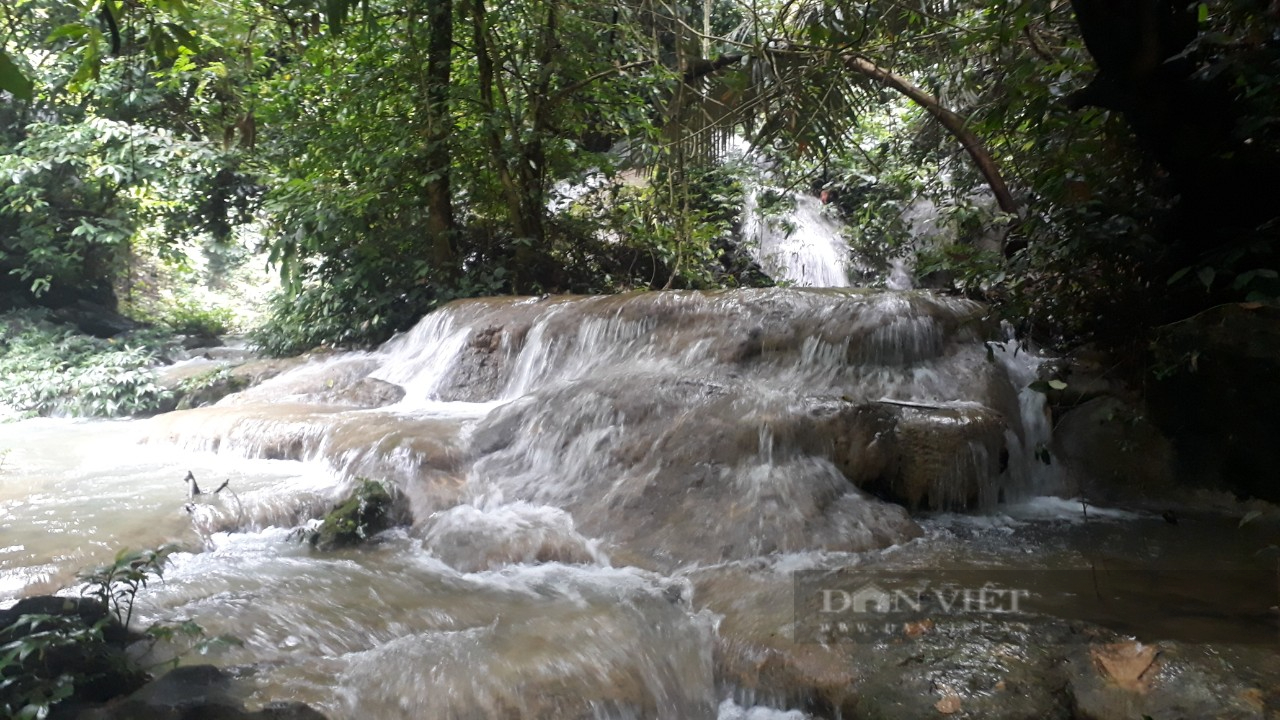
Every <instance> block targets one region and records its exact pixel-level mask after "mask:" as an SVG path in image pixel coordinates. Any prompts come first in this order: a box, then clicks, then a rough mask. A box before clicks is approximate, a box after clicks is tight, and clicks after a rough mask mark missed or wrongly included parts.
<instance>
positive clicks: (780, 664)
mask: <svg viewBox="0 0 1280 720" xmlns="http://www.w3.org/2000/svg"><path fill="white" fill-rule="evenodd" d="M984 312H985V311H984V309H983V308H982V307H981V306H979V305H977V304H974V303H970V302H968V301H965V300H960V299H953V298H943V297H937V296H933V295H930V294H928V293H923V292H914V291H911V292H869V291H860V290H810V289H786V290H784V289H769V290H738V291H725V292H717V293H696V292H664V293H644V294H634V295H625V296H614V297H591V298H570V297H544V298H506V299H484V300H472V301H463V302H458V303H454V304H452V305H450V306H448V307H446V308H443V309H442V310H440V311H438V312H436V313H433V314H432V315H430V316H428V317H426V318H424V319H423V320H422V321H421V322H420V323H419V324H418V326H417V327H415V328H414V329H413V330H412V331H410V332H408V333H405V334H403V335H402V336H399V337H397V338H395V339H393V340H392V341H391V342H389V343H388V344H387V345H386V346H384V347H383V348H381V349H380V350H378V351H376V352H370V353H336V354H331V355H323V356H317V357H315V358H313V359H312V360H311V361H309V362H308V363H306V364H304V365H302V366H300V367H298V368H297V369H295V370H292V371H290V372H287V373H285V374H282V375H280V376H278V377H276V378H274V379H272V380H269V381H267V382H266V383H263V384H262V385H259V386H257V387H255V388H251V389H250V390H247V391H245V392H242V393H239V394H236V395H232V396H230V397H228V398H226V399H224V400H223V401H221V402H219V403H218V404H217V405H215V406H212V407H208V408H201V409H197V410H190V411H180V412H174V413H168V414H165V415H161V416H158V417H155V418H152V419H148V420H123V421H74V420H59V419H41V420H30V421H23V422H19V423H15V424H9V425H5V426H3V427H0V433H2V434H0V451H5V455H4V458H3V465H2V466H0V513H3V518H4V525H3V529H2V530H0V533H2V534H0V598H4V599H13V598H16V597H19V596H22V595H26V594H32V593H36V592H49V591H52V590H55V589H57V588H61V587H67V586H70V585H72V584H73V582H74V573H75V571H77V570H79V569H82V568H84V567H85V566H88V565H92V564H95V563H98V562H103V561H106V560H108V559H110V557H111V556H112V555H113V554H114V553H115V551H116V550H117V549H118V548H120V547H124V546H129V547H134V548H137V547H145V546H154V545H158V544H160V543H164V542H177V543H180V544H181V545H182V547H183V548H184V551H183V552H180V553H178V554H177V555H175V556H174V561H173V563H172V565H171V566H170V568H169V569H168V571H167V573H166V575H165V580H164V582H163V583H161V584H158V585H153V586H152V587H150V588H148V589H147V590H146V591H145V592H144V594H143V596H142V598H141V605H140V611H141V613H142V615H143V619H144V621H150V620H178V619H186V618H190V619H194V620H195V621H197V622H198V623H199V624H200V625H202V626H203V627H204V628H205V629H206V630H207V631H208V632H210V633H212V634H224V633H225V634H230V635H233V636H235V637H237V638H239V639H240V640H241V641H242V642H243V644H242V645H241V646H238V647H229V648H225V649H222V650H220V651H218V652H217V653H215V654H214V655H212V656H211V658H193V659H192V661H208V660H210V659H211V660H212V661H213V662H216V663H218V664H221V665H226V666H235V667H239V668H241V669H242V670H241V672H242V674H243V675H244V676H245V678H246V682H247V684H248V686H249V688H250V692H251V695H250V697H249V699H250V701H251V702H266V701H271V700H301V701H304V702H308V703H311V704H313V705H314V706H316V707H318V708H320V709H321V710H323V711H324V712H325V713H326V714H328V715H329V716H330V717H332V718H351V719H355V718H387V719H394V718H499V717H512V718H612V719H624V718H690V719H693V718H719V719H720V720H739V719H745V718H750V719H751V720H766V719H768V718H788V719H789V720H795V719H796V718H803V717H811V716H812V717H837V716H841V714H842V713H845V714H844V715H843V716H844V717H854V716H855V714H854V710H853V709H856V708H864V710H863V711H865V712H867V713H868V714H866V715H865V716H867V717H871V716H873V715H872V714H870V711H867V710H865V708H866V707H867V706H866V704H865V701H864V700H859V699H858V698H859V697H862V696H865V695H867V694H874V692H876V688H878V687H880V686H879V685H877V684H876V683H877V682H881V681H880V680H877V678H882V677H883V673H884V672H885V667H891V668H893V667H897V668H901V667H903V666H904V665H905V663H906V661H900V658H899V659H893V658H897V656H895V655H893V653H896V652H901V644H900V643H895V642H890V643H889V644H888V645H887V646H886V645H884V644H883V643H884V642H885V641H884V639H883V638H879V639H877V640H874V641H872V640H867V641H864V642H862V643H860V644H859V643H854V644H852V645H850V644H847V643H846V644H840V643H831V642H825V641H819V640H818V639H815V638H812V637H809V636H807V635H806V634H805V633H806V632H808V628H809V625H808V624H807V623H808V621H810V620H813V619H814V618H815V617H816V616H817V615H818V614H820V613H822V612H826V611H829V610H832V608H830V607H827V608H813V607H810V606H807V605H806V604H805V602H806V601H805V600H804V599H798V597H799V595H800V594H801V592H802V587H808V586H804V585H803V583H802V582H801V581H800V580H798V579H797V578H808V581H810V582H812V581H814V579H815V578H817V579H819V580H823V579H830V581H831V582H836V581H837V580H839V581H840V582H846V581H849V580H850V578H853V579H854V580H856V584H855V585H849V584H848V582H846V584H845V585H842V586H840V587H870V586H871V585H875V586H876V587H879V586H887V587H897V586H899V585H900V584H901V583H903V582H911V583H916V585H917V586H919V585H920V584H921V583H924V584H926V585H927V584H932V586H933V587H943V586H945V587H951V588H972V587H981V586H984V585H989V584H990V583H991V581H992V578H993V577H994V575H993V573H996V574H999V573H1003V575H1000V577H1001V578H1002V582H1003V584H1004V587H1008V588H1016V589H1017V591H1018V592H1020V593H1022V594H1023V595H1024V596H1025V601H1026V603H1027V606H1026V608H1024V610H1027V611H1030V612H1031V613H1033V616H1034V617H1049V618H1056V619H1066V620H1071V621H1082V622H1084V621H1087V622H1090V623H1099V624H1101V625H1102V626H1105V627H1108V628H1112V629H1114V630H1116V631H1118V632H1125V633H1131V634H1134V635H1137V636H1138V637H1140V638H1141V639H1145V640H1149V641H1156V640H1167V639H1168V640H1173V641H1178V642H1183V643H1189V644H1192V646H1194V647H1196V648H1208V650H1204V652H1205V653H1208V654H1209V655H1211V656H1212V658H1214V659H1213V662H1217V663H1228V664H1227V665H1225V666H1224V667H1227V670H1223V671H1222V672H1224V673H1227V674H1235V675H1238V676H1240V677H1243V678H1246V680H1247V682H1254V680H1253V679H1251V678H1254V677H1255V675H1256V676H1257V677H1264V678H1267V677H1270V678H1274V677H1275V675H1274V673H1275V669H1276V668H1275V667H1274V663H1273V662H1272V661H1271V660H1268V659H1267V658H1269V657H1273V656H1274V652H1273V651H1274V646H1273V645H1272V646H1268V645H1267V644H1266V643H1265V642H1259V638H1263V639H1266V638H1267V637H1270V640H1271V641H1274V640H1275V636H1274V633H1275V628H1274V615H1272V614H1270V613H1271V612H1272V611H1271V610H1270V609H1269V606H1271V605H1275V604H1276V601H1275V595H1274V594H1268V593H1267V592H1262V593H1259V592H1258V590H1259V587H1260V586H1261V587H1263V588H1264V589H1265V588H1266V586H1267V583H1272V585H1271V589H1274V583H1275V575H1274V567H1275V560H1274V557H1273V556H1268V555H1267V553H1266V549H1267V547H1268V545H1269V544H1273V543H1274V542H1275V536H1276V533H1275V529H1276V528H1275V524H1274V522H1270V521H1267V520H1266V519H1262V520H1258V521H1256V522H1254V523H1250V524H1247V525H1244V526H1239V525H1238V522H1237V520H1238V518H1225V517H1218V516H1213V515H1205V516H1204V517H1198V516H1197V517H1188V518H1184V520H1183V521H1182V522H1181V523H1180V524H1178V525H1176V526H1175V525H1171V524H1170V523H1168V522H1166V521H1165V520H1164V519H1162V518H1161V517H1160V516H1159V515H1158V514H1155V513H1144V512H1122V511H1106V510H1101V509H1097V508H1092V509H1089V511H1088V512H1084V511H1083V509H1082V506H1081V505H1080V504H1079V503H1076V502H1069V501H1066V500H1058V499H1053V498H1049V497H1045V496H1046V495H1047V494H1049V493H1051V492H1053V491H1055V490H1058V489H1059V485H1060V483H1061V482H1062V480H1063V479H1062V478H1061V477H1058V476H1056V475H1055V472H1056V470H1057V468H1056V467H1055V466H1053V465H1045V464H1044V463H1043V462H1041V461H1040V460H1039V459H1037V456H1038V455H1039V454H1040V453H1039V452H1038V450H1040V449H1042V448H1043V447H1045V446H1046V445H1047V443H1049V442H1050V439H1051V438H1050V434H1051V431H1052V429H1051V427H1050V423H1049V418H1048V414H1047V411H1046V409H1045V406H1044V402H1043V397H1042V396H1041V395H1040V394H1039V393H1036V392H1034V391H1033V390H1030V389H1028V388H1027V387H1026V386H1027V385H1028V383H1029V382H1030V381H1031V379H1033V377H1034V359H1033V358H1028V357H1026V355H1025V353H1017V352H1015V349H1014V347H1013V346H1012V345H1009V344H997V343H993V342H989V341H987V340H986V339H987V338H989V337H991V336H992V335H993V328H992V327H991V326H990V324H989V322H988V321H987V319H986V318H985V317H984ZM187 472H191V473H192V474H193V475H194V476H195V477H196V478H197V479H198V480H199V481H200V482H201V483H202V484H203V485H204V487H205V489H206V490H208V489H211V488H212V487H216V486H217V485H218V484H220V483H221V482H222V481H223V480H229V481H230V483H229V486H228V488H229V490H228V491H226V492H224V493H221V494H219V495H217V496H205V497H202V498H198V499H197V500H196V501H195V502H191V503H189V502H188V499H187V496H186V485H185V483H184V482H183V481H182V479H183V477H184V476H185V475H186V473H187ZM358 477H369V478H375V479H378V480H382V481H385V482H387V483H389V484H390V485H391V486H392V487H394V488H396V490H397V498H398V500H397V502H398V503H399V507H400V510H401V511H402V514H403V516H404V517H405V519H406V524H404V525H403V526H402V527H399V528H397V529H394V530H391V531H389V532H386V533H383V534H381V535H379V536H378V537H376V538H374V539H373V542H371V543H369V544H367V545H365V546H361V547H357V548H352V549H344V550H336V551H331V552H320V551H317V550H314V549H312V548H311V547H310V546H308V545H307V544H305V543H302V542H299V541H298V539H297V533H296V532H295V529H296V528H298V527H299V526H303V525H305V524H306V523H307V522H308V521H311V520H313V519H314V518H317V517H319V516H320V515H322V514H323V513H324V511H325V510H327V509H328V508H329V507H330V506H331V505H332V504H333V503H334V502H335V501H336V500H337V499H339V498H341V497H342V496H343V495H344V494H345V493H346V492H347V491H349V490H350V488H351V487H352V485H353V482H354V480H355V478H358ZM907 508H912V509H915V510H917V511H924V510H929V509H932V510H933V512H929V513H923V514H921V513H917V514H914V515H913V514H910V513H909V512H908V509H907ZM1268 573H1271V574H1268ZM824 581H825V580H824ZM877 583H878V585H877ZM815 587H816V586H815ZM72 591H73V592H74V589H73V590H72ZM840 592H843V591H840ZM831 597H833V595H832V594H831V591H830V590H828V592H827V597H826V599H827V600H828V601H830V599H831ZM834 597H837V598H839V599H842V600H841V602H843V599H844V598H848V597H852V596H850V595H843V594H838V595H834ZM939 597H944V596H943V595H941V594H940V595H939ZM950 597H952V598H954V597H956V596H955V595H954V593H953V594H952V595H951V596H950ZM843 604H844V605H848V604H849V603H847V602H844V603H843ZM828 605H830V602H828ZM844 609H848V608H847V607H846V608H844ZM944 609H945V608H944ZM935 610H936V608H935ZM930 622H931V623H932V621H930ZM1055 622H1056V620H1055ZM930 626H932V625H930ZM912 627H916V626H912ZM966 627H968V626H966ZM955 632H960V631H959V630H956V631H955ZM965 632H968V633H969V634H968V635H965V636H963V637H961V636H956V637H954V638H951V639H950V640H947V639H946V638H941V639H938V640H937V642H938V643H941V644H938V645H934V646H931V647H934V648H935V649H937V648H942V647H950V648H952V649H953V650H954V649H955V648H960V647H963V648H969V651H971V652H972V653H973V658H979V657H980V658H983V659H982V660H981V661H978V660H974V659H973V658H970V659H968V660H963V659H952V660H947V661H944V662H943V663H942V666H941V669H940V670H939V671H938V672H939V673H941V674H940V675H937V676H936V677H935V676H930V678H931V679H929V680H928V682H927V683H926V684H925V685H924V686H923V687H925V690H922V691H921V692H924V693H926V694H929V693H932V694H933V695H936V697H931V698H930V700H929V702H930V703H933V702H934V700H937V702H938V703H939V704H938V705H937V706H936V707H938V708H939V712H942V711H943V710H946V709H948V708H949V707H951V706H950V705H945V704H944V703H948V702H952V700H951V699H950V698H952V697H954V698H956V699H955V702H956V703H965V705H963V706H964V707H978V708H981V707H985V706H984V705H982V703H991V702H997V703H999V702H1004V703H1005V705H1003V706H999V707H1007V706H1008V704H1009V703H1011V702H1012V703H1014V704H1015V705H1016V702H1022V700H1016V701H1014V700H1001V699H1000V697H1001V695H1000V692H999V690H1000V689H1001V688H1004V687H1008V686H1009V685H1012V684H1014V683H1015V681H1016V682H1021V683H1022V684H1023V686H1035V685H1036V684H1037V683H1046V684H1047V683H1048V682H1049V681H1047V680H1045V679H1044V678H1045V677H1047V675H1037V673H1049V672H1050V669H1046V668H1049V667H1050V665H1052V666H1053V667H1055V668H1056V667H1058V665H1055V664H1054V663H1058V662H1059V661H1058V660H1056V659H1054V660H1053V662H1049V660H1046V661H1045V663H1044V667H1043V668H1041V667H1040V665H1037V664H1036V663H1037V662H1039V661H1036V660H1034V659H1025V662H1024V663H1023V664H1024V665H1026V666H1027V668H1031V669H1024V670H1023V671H1018V670H1016V668H1015V669H1010V668H1011V667H1012V666H1011V664H1010V663H1011V662H1012V661H1010V660H1008V658H1007V657H1005V655H1001V653H1006V654H1007V653H1008V652H1012V651H1010V650H1008V648H1010V647H1012V648H1015V649H1017V648H1027V647H1032V646H1035V645H1037V644H1044V645H1046V646H1047V645H1049V644H1052V643H1055V642H1056V643H1060V644H1070V643H1069V641H1067V640H1063V637H1064V636H1063V632H1065V631H1063V630H1062V628H1061V627H1060V626H1059V625H1053V626H1052V627H1048V626H1040V625H1036V624H1035V622H1032V623H1031V624H1029V625H1024V626H1020V629H1013V630H1009V631H1008V632H1009V633H1011V635H1009V636H1008V637H1001V638H995V639H993V638H992V637H990V636H989V635H982V634H981V633H979V634H974V633H973V632H972V628H970V630H966V631H965ZM1002 632H1003V631H1002ZM1267 633H1271V635H1270V636H1268V635H1267ZM1050 636H1052V637H1053V638H1056V639H1053V640H1050V639H1049V638H1050ZM877 643H880V644H877ZM859 648H862V650H859ZM886 648H887V649H886ZM1001 648H1004V649H1003V650H1002V649H1001ZM1018 652H1022V650H1018ZM1064 652H1067V651H1064ZM1196 652H1200V651H1199V650H1197V651H1196ZM1233 653H1234V654H1233ZM1184 655H1185V653H1184ZM966 657H968V656H966ZM1000 658H1003V659H1000ZM1224 658H1225V659H1224ZM996 659H1000V660H999V662H996ZM1187 662H1190V661H1187ZM1196 662H1201V660H1196ZM1205 662H1207V661H1205ZM895 663H897V664H895ZM992 663H995V665H992ZM1268 663H1270V664H1268ZM1013 665H1017V663H1013ZM1033 666H1034V667H1033ZM1018 667H1021V666H1018ZM1171 667H1181V666H1176V665H1174V666H1171ZM1196 667H1199V666H1198V665H1197V666H1196ZM894 672H899V670H895V671H894ZM900 672H902V673H907V674H909V671H907V670H901V671H900ZM1018 672H1025V673H1026V675H1025V677H1019V676H1018ZM1054 672H1056V670H1055V671H1054ZM1171 672H1172V671H1171ZM965 673H967V675H966V674H965ZM1251 673H1252V674H1251ZM1184 675H1185V672H1184ZM962 676H963V677H962ZM894 677H897V676H896V675H895V676H894ZM964 678H968V679H967V680H965V679H964ZM975 678H983V681H982V682H986V680H990V682H989V683H987V684H985V685H984V684H982V682H978V680H976V679H975ZM1003 678H1008V685H1006V681H1005V679H1003ZM1246 680H1241V682H1246ZM997 681H998V682H997ZM895 682H897V681H895ZM1206 682H1207V681H1206ZM882 684H883V683H882ZM992 688H996V689H994V690H993V689H992ZM1081 692H1083V691H1081ZM1232 692H1234V690H1233V691H1232ZM1242 692H1243V691H1242ZM1058 694H1060V693H1058V692H1057V691H1056V690H1054V691H1053V692H1050V691H1049V690H1045V696H1046V698H1048V697H1049V696H1050V695H1052V696H1054V697H1056V696H1057V695H1058ZM1023 695H1026V692H1025V691H1024V692H1023ZM1023 695H1018V696H1016V697H1018V698H1022V697H1023ZM1032 695H1034V693H1032ZM1242 697H1243V695H1242ZM992 698H995V700H992ZM859 702H862V703H863V704H862V705H859V704H858V703H859ZM1046 702H1047V700H1046ZM1232 702H1234V701H1232ZM1240 702H1244V701H1243V700H1241V701H1240ZM957 707H960V706H959V705H957ZM860 712H862V711H860ZM1028 712H1030V711H1028ZM902 713H903V714H893V713H889V714H885V715H879V716H883V717H915V716H916V715H912V714H911V713H910V712H907V711H902ZM947 714H950V713H947ZM856 716H863V715H856ZM971 716H973V717H984V716H994V715H984V714H981V713H980V714H977V715H971ZM1025 716H1026V717H1033V716H1038V715H1034V714H1028V715H1025ZM1235 716H1239V717H1246V716H1250V715H1233V717H1235ZM1134 717H1138V716H1134ZM1259 717H1261V715H1259Z"/></svg>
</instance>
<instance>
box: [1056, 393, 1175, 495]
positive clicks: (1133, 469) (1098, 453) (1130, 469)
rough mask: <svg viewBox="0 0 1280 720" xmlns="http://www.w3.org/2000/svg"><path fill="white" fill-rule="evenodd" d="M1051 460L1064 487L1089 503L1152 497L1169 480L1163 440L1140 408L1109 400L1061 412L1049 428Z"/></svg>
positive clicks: (1169, 456) (1170, 463)
mask: <svg viewBox="0 0 1280 720" xmlns="http://www.w3.org/2000/svg"><path fill="white" fill-rule="evenodd" d="M1053 457H1054V458H1055V459H1056V460H1057V461H1059V462H1060V463H1061V464H1062V466H1063V468H1064V470H1065V471H1066V474H1067V480H1068V482H1069V483H1070V487H1071V488H1072V489H1073V490H1074V491H1075V492H1078V493H1082V494H1083V495H1084V496H1085V497H1087V498H1089V499H1091V500H1097V501H1103V502H1108V501H1116V500H1134V499H1142V498H1155V497H1158V496H1160V495H1162V494H1165V493H1167V492H1168V490H1169V489H1170V487H1171V486H1172V483H1173V480H1174V456H1173V448H1172V446H1171V444H1170V443H1169V441H1168V440H1167V439H1166V438H1165V437H1164V436H1163V435H1162V434H1161V433H1160V431H1159V430H1158V429H1157V428H1156V427H1155V426H1154V425H1153V424H1152V423H1151V422H1150V421H1149V420H1147V419H1146V417H1145V416H1144V414H1143V413H1142V411H1141V409H1140V408H1137V407H1134V406H1132V405H1130V404H1128V403H1126V402H1124V401H1122V400H1120V399H1119V398H1116V397H1111V396H1103V397H1097V398H1094V399H1092V400H1089V401H1088V402H1086V403H1084V404H1083V405H1080V406H1079V407H1076V408H1073V409H1071V410H1068V411H1067V412H1066V413H1065V414H1063V416H1062V417H1061V419H1060V420H1058V424H1057V427H1056V428H1055V429H1054V435H1053Z"/></svg>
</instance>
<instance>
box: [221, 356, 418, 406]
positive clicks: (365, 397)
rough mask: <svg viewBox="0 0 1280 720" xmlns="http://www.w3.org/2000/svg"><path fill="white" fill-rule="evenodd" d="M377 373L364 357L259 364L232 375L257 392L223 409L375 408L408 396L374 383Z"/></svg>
mask: <svg viewBox="0 0 1280 720" xmlns="http://www.w3.org/2000/svg"><path fill="white" fill-rule="evenodd" d="M376 367H377V363H376V362H375V361H373V360H371V359H370V358H369V357H368V356H365V355H362V354H356V355H354V356H351V357H345V358H339V359H332V358H326V357H320V358H319V359H317V356H315V355H311V356H302V357H298V358H287V359H284V360H261V361H253V362H249V363H245V364H244V365H241V366H239V367H236V368H235V369H234V370H232V371H231V373H232V375H233V376H235V377H240V378H245V377H247V378H249V379H250V385H251V387H249V388H248V389H247V390H245V391H243V392H239V393H236V394H234V395H230V396H228V397H226V398H225V399H223V400H222V402H221V403H220V404H222V405H227V406H231V405H250V404H255V403H304V404H309V405H318V406H333V407H337V408H344V407H346V408H373V407H383V406H385V405H390V404H392V403H394V402H397V401H399V400H400V398H402V397H403V396H404V391H403V390H402V389H400V388H398V387H397V386H395V385H392V384H391V383H387V382H384V381H381V380H376V379H374V378H370V377H368V375H369V373H371V372H372V371H373V370H374V369H375V368H376ZM285 370H288V371H289V372H287V373H286V372H285Z"/></svg>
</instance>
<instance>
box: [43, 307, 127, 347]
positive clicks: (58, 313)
mask: <svg viewBox="0 0 1280 720" xmlns="http://www.w3.org/2000/svg"><path fill="white" fill-rule="evenodd" d="M49 317H50V318H51V319H53V320H55V321H57V322H62V323H67V324H69V325H75V326H76V328H77V329H79V330H80V332H82V333H85V334H86V335H93V336H94V337H100V338H109V337H115V336H116V335H120V334H123V333H127V332H129V331H131V330H137V329H138V328H141V327H146V325H145V324H144V323H140V322H137V321H136V320H132V319H130V318H127V317H125V316H124V315H121V314H120V313H118V312H116V311H115V310H113V309H112V308H109V307H105V306H103V305H99V304H97V303H93V302H89V301H88V300H83V299H80V300H76V301H75V302H74V303H72V304H70V305H66V306H63V307H60V308H58V309H56V310H53V311H52V312H50V313H49Z"/></svg>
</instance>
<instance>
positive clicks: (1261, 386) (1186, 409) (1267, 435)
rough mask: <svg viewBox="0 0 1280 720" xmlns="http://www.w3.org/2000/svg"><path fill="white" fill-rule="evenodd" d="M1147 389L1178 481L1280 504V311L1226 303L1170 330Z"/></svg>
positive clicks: (1165, 333)
mask: <svg viewBox="0 0 1280 720" xmlns="http://www.w3.org/2000/svg"><path fill="white" fill-rule="evenodd" d="M1157 348H1158V352H1157V356H1156V359H1155V362H1156V363H1157V368H1156V369H1157V371H1158V372H1157V378H1156V379H1155V380H1154V381H1153V382H1152V383H1150V384H1149V385H1148V387H1147V403H1148V407H1149V408H1150V410H1151V418H1152V420H1153V422H1155V424H1156V425H1157V426H1158V427H1159V428H1160V429H1161V430H1162V431H1163V432H1164V433H1165V434H1166V435H1167V436H1168V437H1169V439H1170V440H1171V441H1172V443H1173V447H1174V451H1175V452H1176V453H1177V457H1178V466H1177V471H1178V478H1179V480H1180V481H1181V482H1183V483H1184V484H1189V485H1194V486H1197V487H1211V488H1212V487H1218V488H1223V489H1231V490H1233V491H1235V492H1237V493H1238V494H1240V495H1248V496H1253V497H1257V498H1261V499H1264V500H1269V501H1272V502H1276V501H1280V483H1277V482H1275V478H1276V468H1278V467H1280V443H1277V442H1276V441H1275V439H1276V438H1277V437H1280V413H1277V412H1276V408H1277V407H1280V308H1274V307H1270V306H1265V305H1260V304H1258V303H1241V304H1227V305H1221V306H1218V307H1215V308H1213V309H1210V310H1206V311H1205V312H1203V313H1200V314H1199V315H1196V316H1195V317H1193V318H1189V319H1187V320H1184V321H1182V322H1179V323H1175V324H1173V325H1171V326H1168V327H1167V328H1165V329H1164V331H1163V332H1162V333H1161V334H1160V337H1159V340H1158V341H1157Z"/></svg>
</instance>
